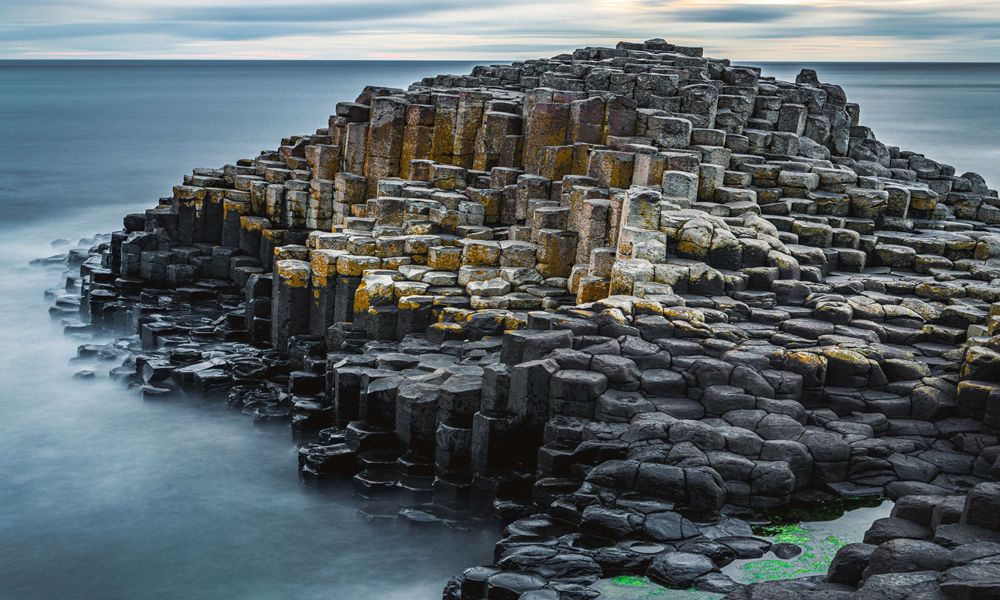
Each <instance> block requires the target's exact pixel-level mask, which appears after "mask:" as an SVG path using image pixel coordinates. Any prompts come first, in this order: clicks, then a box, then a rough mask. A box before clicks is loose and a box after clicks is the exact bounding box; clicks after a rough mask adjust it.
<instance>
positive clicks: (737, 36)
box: [0, 0, 1000, 61]
mask: <svg viewBox="0 0 1000 600" xmlns="http://www.w3.org/2000/svg"><path fill="white" fill-rule="evenodd" d="M652 37H660V38H664V39H667V40H668V41H671V42H674V43H678V44H685V45H698V46H704V47H705V49H706V54H708V55H711V56H721V57H729V58H732V59H734V60H748V61H749V60H757V61H760V60H830V61H897V60H900V61H913V60H925V61H998V60H1000V11H997V10H996V0H955V1H953V2H949V3H943V2H940V1H934V2H932V1H929V0H878V1H872V0H732V1H720V0H554V1H549V2H538V1H528V0H495V1H493V2H490V3H488V4H487V3H472V2H468V1H467V0H429V1H423V2H413V1H407V0H370V1H368V2H346V1H343V0H334V1H324V2H317V1H315V0H291V1H289V2H280V1H278V0H172V1H171V2H169V3H164V2H150V1H148V0H33V1H32V2H27V1H26V0H0V58H73V57H78V58H144V59H148V58H205V57H210V58H229V59H258V60H261V59H286V60H291V59H390V60H406V59H469V60H497V61H500V60H506V61H510V60H520V59H526V58H538V57H542V56H550V55H553V54H558V53H562V52H567V51H570V50H572V49H574V48H577V47H582V46H598V45H613V44H615V43H616V42H617V41H620V40H628V41H642V40H644V39H648V38H652Z"/></svg>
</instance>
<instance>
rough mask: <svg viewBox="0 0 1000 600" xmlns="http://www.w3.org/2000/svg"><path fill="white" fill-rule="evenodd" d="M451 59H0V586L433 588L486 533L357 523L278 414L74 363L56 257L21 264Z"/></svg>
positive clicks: (250, 590) (34, 594)
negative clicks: (90, 377) (255, 423)
mask: <svg viewBox="0 0 1000 600" xmlns="http://www.w3.org/2000/svg"><path fill="white" fill-rule="evenodd" d="M469 68H470V67H469V65H465V64H462V65H456V64H453V63H451V64H448V63H436V64H435V63H323V64H313V63H309V64H283V63H210V64H206V63H196V64H190V63H187V64H177V63H151V64H120V63H117V64H106V63H105V64H87V63H30V64H26V63H19V64H11V63H5V62H0V140H2V142H3V145H4V150H3V151H2V152H0V599H3V600H7V599H11V600H15V599H16V600H29V599H39V600H42V599H44V600H61V599H70V598H80V599H95V598H101V599H106V600H117V599H122V600H125V599H128V600H135V599H136V598H142V599H163V600H168V599H169V600H174V599H177V598H187V599H205V600H209V599H210V600H218V599H223V598H241V599H282V600H284V599H289V598H296V599H299V598H303V599H312V598H317V599H318V598H323V599H331V598H337V599H366V600H367V599H373V598H378V599H382V598H387V599H395V600H411V599H436V598H440V597H441V591H442V588H443V587H444V584H445V582H446V581H447V579H448V578H449V577H450V576H452V575H455V574H458V573H460V572H461V571H462V570H463V569H465V568H467V567H469V566H473V565H477V564H486V563H489V562H491V561H492V547H493V543H494V542H495V539H494V537H495V536H494V535H492V534H489V533H485V532H483V533H477V534H457V533H450V532H448V531H439V532H436V533H434V532H428V531H409V530H405V529H402V528H389V529H386V528H383V527H379V526H373V525H370V524H367V523H365V522H362V521H361V520H360V519H359V518H358V517H357V516H356V515H355V511H356V508H357V505H356V504H354V503H353V501H352V500H351V499H350V492H351V490H350V489H349V486H346V485H345V486H343V487H342V488H340V489H338V490H336V491H335V492H334V493H333V494H332V495H331V496H326V495H321V494H317V493H313V492H310V491H309V490H307V489H304V488H303V487H301V485H300V484H299V482H298V480H297V475H296V450H295V447H294V446H293V444H292V441H291V436H290V433H289V431H288V429H287V427H285V428H279V429H278V430H272V429H260V428H255V427H252V426H251V424H250V422H249V420H248V419H246V418H243V417H241V416H240V415H239V414H233V413H232V412H230V411H227V410H226V409H225V408H224V407H221V406H206V405H204V404H202V403H187V404H186V403H177V402H165V403H156V402H144V401H142V400H141V399H139V398H137V397H136V396H134V395H133V394H131V393H129V392H127V391H125V390H124V389H122V388H121V387H120V386H118V385H116V384H112V383H111V382H110V381H109V380H108V379H107V378H106V376H105V375H106V373H107V370H108V369H110V368H111V367H113V366H115V364H113V363H105V364H102V365H96V368H94V370H95V372H97V373H98V375H99V377H98V378H97V380H96V381H90V382H79V381H73V380H72V379H71V377H72V375H73V373H75V372H76V371H78V370H80V369H84V368H91V367H92V366H93V364H92V363H89V362H84V363H73V364H70V363H69V359H70V358H71V357H73V356H75V355H76V346H77V344H78V343H79V342H78V341H75V340H71V339H67V338H64V337H63V335H62V333H61V328H60V326H59V323H58V322H52V321H50V319H49V317H48V313H47V307H48V302H47V301H45V300H43V298H42V291H43V290H44V289H45V288H46V287H50V286H52V285H54V284H56V283H59V277H58V272H46V271H41V270H38V269H34V268H28V267H27V266H26V265H27V262H28V261H29V260H30V259H32V258H35V257H38V256H46V255H49V254H53V253H55V252H56V251H55V250H54V249H53V248H52V247H51V246H50V244H49V242H50V241H51V240H53V239H55V238H72V239H79V238H81V237H83V236H86V235H92V234H93V233H96V232H101V231H111V230H113V229H117V228H119V227H120V226H121V217H122V215H123V214H125V213H127V212H130V211H136V210H141V209H144V208H147V207H149V206H151V205H153V204H155V199H156V198H158V197H159V196H163V195H169V194H170V186H171V185H173V184H174V183H177V182H179V181H180V179H181V177H182V175H183V174H184V173H185V172H188V171H190V169H191V168H192V167H196V166H209V165H211V166H221V165H222V164H224V163H226V162H232V161H234V160H235V159H236V158H239V157H252V156H254V155H255V154H257V152H259V151H260V150H261V149H263V148H273V147H276V146H277V144H278V143H279V142H280V138H281V137H282V136H283V135H289V134H293V133H304V132H307V131H311V130H314V129H316V128H317V127H321V126H323V125H324V124H325V122H326V118H327V116H328V115H329V114H330V113H331V112H333V109H334V105H335V103H336V102H337V101H343V100H353V99H354V98H355V96H356V95H357V94H358V92H360V91H361V89H362V87H363V86H364V84H366V83H367V84H383V85H395V86H406V85H407V84H409V83H410V82H412V81H414V80H416V79H419V78H421V77H424V76H427V75H434V74H437V73H440V72H449V71H452V72H468V70H469Z"/></svg>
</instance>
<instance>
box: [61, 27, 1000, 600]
mask: <svg viewBox="0 0 1000 600" xmlns="http://www.w3.org/2000/svg"><path fill="white" fill-rule="evenodd" d="M860 123H861V118H860V110H859V107H858V106H857V105H856V104H852V103H849V102H848V101H847V97H846V95H845V93H844V91H843V89H842V88H841V87H839V86H837V85H834V84H828V83H822V82H821V81H820V80H819V77H818V75H817V74H816V73H815V72H813V71H809V70H803V71H802V73H801V74H800V75H799V76H798V77H797V78H796V81H795V82H794V83H792V82H785V81H778V80H775V79H773V78H768V77H764V76H762V75H761V72H760V69H758V68H755V67H746V66H737V65H732V64H730V62H729V61H728V60H720V59H713V58H706V57H704V56H703V53H702V50H701V49H700V48H691V47H681V46H675V45H673V44H669V43H667V42H665V41H663V40H649V41H647V42H644V43H625V42H623V43H620V44H618V46H617V47H616V48H583V49H580V50H576V51H574V52H573V53H572V54H564V55H560V56H556V57H554V58H552V59H545V60H532V61H525V62H518V63H514V64H512V65H496V66H483V67H476V68H475V69H473V71H472V73H471V74H470V75H466V76H452V75H441V76H438V77H434V78H428V79H425V80H423V81H421V82H418V83H415V84H413V85H411V86H410V87H409V89H407V90H401V89H391V88H384V87H367V88H365V90H364V91H363V92H362V93H361V95H360V96H358V98H357V100H356V101H354V102H343V103H339V104H337V105H336V114H335V115H333V116H331V117H330V120H329V123H328V124H327V126H325V127H322V128H320V129H318V130H317V131H316V133H314V134H309V135H297V136H291V137H288V138H285V139H283V140H282V141H281V144H280V146H279V147H278V148H277V149H276V150H268V151H264V152H262V153H261V154H260V156H257V157H255V158H253V159H244V160H239V161H237V162H236V163H234V164H229V165H226V166H224V167H223V168H221V169H195V170H194V172H193V173H192V174H191V175H188V176H185V178H184V182H183V184H182V185H178V186H176V187H175V188H174V189H173V194H172V196H171V197H169V198H162V199H161V200H160V203H159V206H157V207H155V208H151V209H149V210H147V211H146V212H145V214H134V215H129V216H127V217H126V218H125V221H124V229H123V230H121V231H118V232H115V233H113V234H112V235H111V238H110V240H109V241H108V242H106V243H102V244H100V245H99V246H96V247H95V248H94V249H93V250H92V252H90V254H89V256H88V255H87V254H86V253H77V254H76V255H75V256H74V257H71V258H72V259H73V260H75V261H76V262H77V263H79V262H82V265H81V266H80V275H81V282H82V286H81V290H82V300H81V304H80V306H81V308H82V312H84V313H86V314H87V315H89V320H87V321H86V322H79V323H73V324H71V325H69V326H68V330H69V331H71V332H74V333H86V332H90V331H102V330H103V331H108V330H113V331H120V332H123V333H125V334H130V333H131V334H138V338H124V339H123V340H122V341H121V342H119V343H118V344H116V345H114V346H112V347H111V348H110V349H104V350H101V349H95V348H91V349H90V350H88V351H91V352H99V351H107V352H111V353H112V355H114V354H115V353H116V352H118V351H122V352H124V351H128V357H127V358H126V361H125V364H124V366H122V367H119V368H116V369H114V370H113V371H112V375H113V376H115V377H119V378H122V379H123V380H126V381H128V382H130V383H131V384H132V385H134V386H136V387H137V388H139V389H141V390H142V393H143V395H144V396H145V397H159V396H163V395H167V394H171V393H178V392H179V391H181V390H183V391H188V392H197V393H201V394H204V395H206V396H210V397H211V396H221V397H227V398H228V401H229V402H230V404H231V405H233V406H234V407H238V408H241V409H242V410H243V411H244V412H246V413H248V414H252V415H253V417H254V419H255V420H256V421H258V422H282V423H289V422H290V424H291V428H292V431H293V434H294V436H295V438H296V439H297V440H299V442H300V443H301V444H302V446H301V450H300V455H299V457H300V460H299V468H300V471H301V473H302V477H303V479H304V481H306V482H307V483H308V484H310V485H317V486H319V485H322V484H323V483H324V482H326V481H329V480H331V479H332V478H336V477H344V476H345V474H346V476H348V477H353V482H354V485H355V487H356V489H357V491H358V494H359V495H360V496H362V497H363V498H367V499H369V500H371V501H372V504H371V505H368V506H365V507H363V508H362V509H361V512H362V514H363V515H365V516H367V517H369V518H371V519H384V518H391V519H403V520H408V521H410V522H413V523H424V522H434V521H454V520H460V519H461V518H462V515H466V514H468V511H474V512H475V513H477V514H480V515H484V516H490V517H493V518H497V519H500V520H502V522H503V523H504V524H506V525H507V528H506V530H505V537H504V539H503V541H501V542H500V543H499V544H498V546H497V555H496V559H497V562H496V564H495V565H491V566H485V567H476V568H473V569H470V570H468V571H467V572H466V573H465V574H463V575H462V576H461V577H459V578H456V579H455V580H454V581H453V582H452V583H450V584H449V586H448V588H447V589H446V591H445V595H446V597H447V598H452V599H458V598H461V599H463V600H475V599H480V598H489V599H491V600H507V599H514V598H522V599H524V600H543V599H544V600H550V599H552V600H554V599H558V598H574V599H576V598H592V597H594V596H596V592H594V591H593V590H590V589H589V588H588V587H587V586H588V585H589V584H591V583H593V582H594V581H596V580H597V579H598V578H600V577H606V576H609V575H612V574H620V573H633V574H648V575H649V576H650V577H652V578H653V579H655V580H657V581H660V582H662V583H665V584H668V585H672V586H677V587H696V588H698V589H701V590H707V591H716V592H725V593H729V592H732V597H733V598H734V599H735V600H744V597H745V598H747V599H749V598H757V597H758V595H759V594H768V597H771V596H773V595H775V594H778V595H782V597H784V595H787V596H788V597H789V598H791V597H793V596H794V597H796V598H797V599H801V598H803V597H809V598H812V597H816V598H819V597H820V596H822V597H823V598H831V597H837V598H840V597H842V596H843V597H846V596H852V597H857V598H864V599H866V600H867V599H870V598H883V597H885V598H893V599H895V598H903V597H906V596H907V594H912V593H917V592H918V591H919V592H920V593H922V594H924V595H925V596H927V597H934V598H943V597H945V596H947V597H950V598H955V599H956V600H967V599H970V600H971V599H974V598H987V597H993V596H991V595H990V594H995V592H994V590H995V589H996V586H997V585H998V584H997V581H1000V575H998V574H997V573H996V571H997V569H996V568H995V567H996V557H997V556H1000V545H998V544H1000V533H998V530H1000V516H998V515H1000V493H998V492H997V484H995V483H991V481H993V480H995V479H996V477H997V476H998V475H1000V464H998V463H997V457H998V455H1000V441H998V437H997V430H998V428H1000V392H998V391H997V390H998V389H1000V336H998V335H997V334H1000V302H998V301H1000V226H998V224H1000V198H998V194H997V192H996V191H995V190H991V189H988V187H987V185H986V182H985V181H984V179H983V178H982V177H981V176H980V175H978V174H975V173H965V174H964V175H960V176H959V175H956V173H957V171H956V169H955V168H954V167H951V166H949V165H945V164H941V163H939V162H935V161H934V160H931V159H930V158H927V157H926V156H924V155H923V154H920V153H917V152H914V151H910V150H901V149H900V148H897V147H892V146H887V145H886V144H884V143H882V142H880V141H879V140H877V139H876V137H875V134H874V133H873V132H872V130H871V129H869V128H868V127H865V126H862V125H861V124H860ZM55 310H56V312H57V313H59V314H62V313H71V312H72V311H74V310H75V307H73V306H72V302H68V303H67V308H62V309H60V308H58V307H57V308H56V309H55ZM991 336H993V337H991ZM85 348H86V347H85ZM817 495H818V496H821V497H824V498H831V497H841V498H856V497H876V496H883V495H884V496H888V497H891V498H893V499H896V500H897V504H896V507H895V509H894V510H895V513H894V514H895V516H894V517H892V518H890V519H887V520H885V522H877V523H875V524H874V526H873V528H872V530H871V531H869V535H867V536H866V539H865V542H866V543H865V544H853V545H850V546H847V547H845V548H844V549H843V550H842V552H841V554H839V555H838V556H837V558H836V559H835V560H834V563H833V564H832V565H831V569H830V574H829V578H828V579H829V581H818V580H817V579H816V578H812V579H805V580H795V581H792V582H779V583H768V584H755V585H753V586H750V587H748V588H743V587H742V586H741V585H740V584H737V583H736V582H733V581H732V580H730V579H729V578H728V577H726V576H724V575H722V574H721V573H720V572H719V567H720V565H723V564H726V563H727V562H731V561H732V560H734V559H735V558H746V557H753V556H761V555H762V554H763V553H764V552H765V551H767V549H768V547H769V544H768V543H767V542H765V541H763V540H759V539H756V538H754V537H753V532H752V531H751V529H750V526H749V525H748V523H751V522H755V521H754V520H755V519H756V518H757V517H755V515H757V514H759V512H760V511H762V510H764V509H768V508H773V507H778V506H781V505H785V504H787V503H789V502H794V501H797V500H802V501H804V500H803V499H805V498H808V497H817ZM758 520H759V519H758ZM821 579H822V578H821ZM859 585H860V586H861V587H860V590H859V591H855V589H857V588H858V586H859Z"/></svg>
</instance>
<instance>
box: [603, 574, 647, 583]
mask: <svg viewBox="0 0 1000 600" xmlns="http://www.w3.org/2000/svg"><path fill="white" fill-rule="evenodd" d="M611 583H613V584H615V585H636V586H638V585H649V579H648V578H646V577H637V576H635V575H619V576H618V577H612V578H611Z"/></svg>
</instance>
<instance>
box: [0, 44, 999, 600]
mask: <svg viewBox="0 0 1000 600" xmlns="http://www.w3.org/2000/svg"><path fill="white" fill-rule="evenodd" d="M750 64H758V65H759V66H761V67H762V68H763V70H764V74H765V75H773V76H776V77H778V78H780V79H788V80H794V77H795V74H797V73H798V72H799V70H800V69H802V68H812V69H815V70H816V71H817V72H818V74H819V77H820V79H821V80H822V81H824V82H831V83H837V84H840V85H842V86H843V87H844V89H845V90H846V92H847V95H848V99H849V100H850V101H852V102H858V103H860V104H861V107H862V108H861V120H862V124H864V125H868V126H870V127H872V129H873V130H874V131H875V134H876V136H877V137H878V139H879V140H881V141H883V142H885V143H887V144H890V145H896V146H900V147H901V148H904V149H908V150H914V151H918V152H921V153H924V154H926V155H927V156H929V157H931V158H934V159H936V160H939V161H943V162H947V163H949V164H953V165H954V166H955V167H956V169H957V172H958V173H959V174H961V173H964V172H966V171H976V172H979V173H980V174H982V175H983V176H984V177H985V178H986V180H987V182H989V183H990V184H992V185H994V186H996V185H1000V166H998V162H1000V144H997V143H996V134H997V132H998V131H1000V93H998V92H1000V65H998V64H897V63H893V64H877V63H810V64H799V63H752V62H750ZM472 65H473V63H464V62H407V61H373V62H369V61H330V62H323V61H315V62H312V61H302V62H281V61H266V62H255V61H240V62H236V61H233V62H226V61H86V60H74V61H0V600H8V599H10V600H34V599H38V600H43V599H44V600H62V599H77V598H79V599H96V598H100V599H102V600H118V599H121V600H125V599H128V600H134V599H136V598H141V599H144V600H159V599H163V600H167V599H171V600H172V599H178V598H185V599H189V600H200V599H205V600H209V599H212V600H218V599H229V598H234V599H235V598H239V599H243V600H265V599H266V600H272V599H274V600H277V599H282V600H285V599H314V598H315V599H327V600H328V599H336V600H362V599H365V600H368V599H380V600H431V599H437V598H440V597H441V590H442V588H443V586H444V585H445V583H446V582H447V580H448V578H449V577H450V576H452V575H455V574H458V573H460V572H461V571H462V570H463V569H465V568H467V567H471V566H474V565H480V564H488V563H490V562H491V561H492V554H493V544H494V542H495V541H496V540H495V539H494V537H495V536H494V535H492V534H489V533H475V532H455V531H451V530H447V529H430V530H423V529H418V530H413V529H409V528H405V527H402V526H388V527H387V526H378V525H373V524H370V523H367V522H364V521H362V520H361V519H360V518H358V517H357V515H356V509H357V504H356V503H355V501H354V500H353V499H352V498H351V489H350V487H349V485H347V484H345V485H343V486H341V487H337V488H335V489H333V490H332V491H330V492H329V493H323V494H320V493H316V492H314V491H312V490H310V489H307V488H304V487H303V486H301V485H300V483H299V482H298V479H297V476H296V448H295V446H294V444H293V443H292V440H291V438H290V435H289V434H288V432H287V430H284V429H281V430H280V431H279V430H273V429H268V428H263V429H262V428H259V427H254V426H252V425H251V423H250V422H249V420H248V419H246V418H244V417H242V416H241V415H239V414H234V413H233V412H232V411H228V410H226V409H225V408H224V407H222V406H219V405H213V404H206V403H204V402H197V401H189V402H181V401H162V402H161V401H143V400H142V399H140V398H139V397H137V396H135V395H134V394H132V393H130V392H128V391H127V390H125V389H123V388H121V387H120V386H119V385H117V384H114V383H112V382H111V381H109V380H108V379H107V377H106V373H107V371H108V370H109V369H110V368H111V367H113V366H115V364H114V363H95V362H94V361H93V359H84V360H81V359H78V358H74V357H76V355H77V346H78V344H79V343H80V341H79V340H76V339H73V338H68V337H65V336H64V335H63V332H62V326H61V324H60V321H59V320H58V319H51V318H50V317H49V314H48V312H47V309H48V306H49V301H47V300H45V299H44V297H43V294H44V291H45V290H46V289H49V288H53V287H58V286H60V285H61V284H62V283H63V282H62V281H61V278H60V275H59V272H58V271H53V270H46V269H41V268H37V267H30V266H29V265H28V262H29V261H30V260H31V259H34V258H37V257H43V256H49V255H53V254H57V253H58V252H60V251H61V250H65V248H66V246H65V245H63V244H64V243H65V241H69V242H71V243H74V244H75V243H76V242H77V241H79V240H80V239H83V238H88V237H89V236H92V235H94V234H96V233H101V232H110V231H112V230H115V229H118V228H120V227H121V218H122V216H123V215H125V214H127V213H130V212H136V211H141V210H143V209H145V208H148V207H151V206H154V205H155V204H156V203H157V199H158V198H160V197H165V196H169V195H170V194H171V187H172V186H173V185H176V184H178V183H180V182H181V181H182V178H183V175H184V174H185V173H189V172H190V171H191V169H192V168H195V167H220V166H222V165H224V164H226V163H231V162H235V161H236V160H237V159H240V158H252V157H254V156H255V155H257V154H258V153H259V152H260V150H262V149H269V148H272V149H273V148H275V147H277V146H278V144H279V143H280V140H281V138H282V137H284V136H288V135H292V134H305V133H310V132H312V131H314V130H316V129H317V128H320V127H324V126H325V124H326V122H327V117H328V116H329V115H330V114H331V113H332V112H333V111H334V107H335V105H336V103H337V102H338V101H351V100H354V98H355V97H356V96H357V95H358V93H359V92H360V91H361V90H362V89H363V87H364V85H366V84H372V85H387V86H396V87H405V86H406V85H408V84H409V83H411V82H414V81H417V80H419V79H421V78H423V77H426V76H431V75H436V74H439V73H455V74H462V73H468V72H469V71H470V69H471V67H472ZM57 240H63V241H62V242H57V243H56V244H53V242H54V241H57ZM82 369H92V370H94V371H95V372H96V373H97V377H96V378H94V379H93V380H89V381H81V380H77V379H74V378H73V375H74V374H75V373H76V372H78V371H80V370H82Z"/></svg>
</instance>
